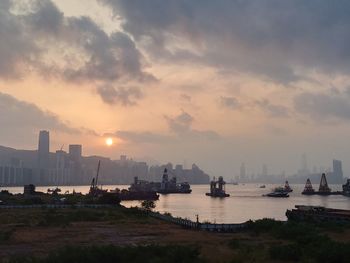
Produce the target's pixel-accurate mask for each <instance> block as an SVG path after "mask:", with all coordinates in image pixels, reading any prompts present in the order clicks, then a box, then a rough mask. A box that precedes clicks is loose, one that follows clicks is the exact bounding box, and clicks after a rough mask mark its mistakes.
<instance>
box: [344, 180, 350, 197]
mask: <svg viewBox="0 0 350 263" xmlns="http://www.w3.org/2000/svg"><path fill="white" fill-rule="evenodd" d="M343 195H345V196H350V179H347V180H346V183H345V184H343Z"/></svg>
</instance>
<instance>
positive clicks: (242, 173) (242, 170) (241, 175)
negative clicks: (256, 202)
mask: <svg viewBox="0 0 350 263" xmlns="http://www.w3.org/2000/svg"><path fill="white" fill-rule="evenodd" d="M239 177H240V180H241V181H244V180H245V179H246V171H245V164H244V163H242V164H241V168H240V173H239Z"/></svg>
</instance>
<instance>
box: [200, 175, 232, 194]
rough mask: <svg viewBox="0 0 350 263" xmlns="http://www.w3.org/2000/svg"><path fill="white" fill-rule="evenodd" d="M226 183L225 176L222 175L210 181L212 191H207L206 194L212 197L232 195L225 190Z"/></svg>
mask: <svg viewBox="0 0 350 263" xmlns="http://www.w3.org/2000/svg"><path fill="white" fill-rule="evenodd" d="M225 184H226V182H225V181H224V178H223V177H222V176H220V177H219V179H218V180H215V177H214V179H213V180H212V181H211V182H210V192H209V193H206V194H205V195H206V196H211V197H221V198H222V197H229V196H230V195H229V194H227V193H226V192H225Z"/></svg>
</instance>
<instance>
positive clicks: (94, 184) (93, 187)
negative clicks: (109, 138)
mask: <svg viewBox="0 0 350 263" xmlns="http://www.w3.org/2000/svg"><path fill="white" fill-rule="evenodd" d="M100 166H101V161H100V160H99V161H98V165H97V173H96V177H94V178H92V181H91V186H90V194H92V195H93V196H96V194H97V192H98V191H97V190H98V184H97V183H98V175H99V173H100Z"/></svg>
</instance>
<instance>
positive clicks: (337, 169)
mask: <svg viewBox="0 0 350 263" xmlns="http://www.w3.org/2000/svg"><path fill="white" fill-rule="evenodd" d="M331 182H332V183H333V182H334V183H342V182H343V168H342V163H341V161H339V160H333V176H332V180H331Z"/></svg>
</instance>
